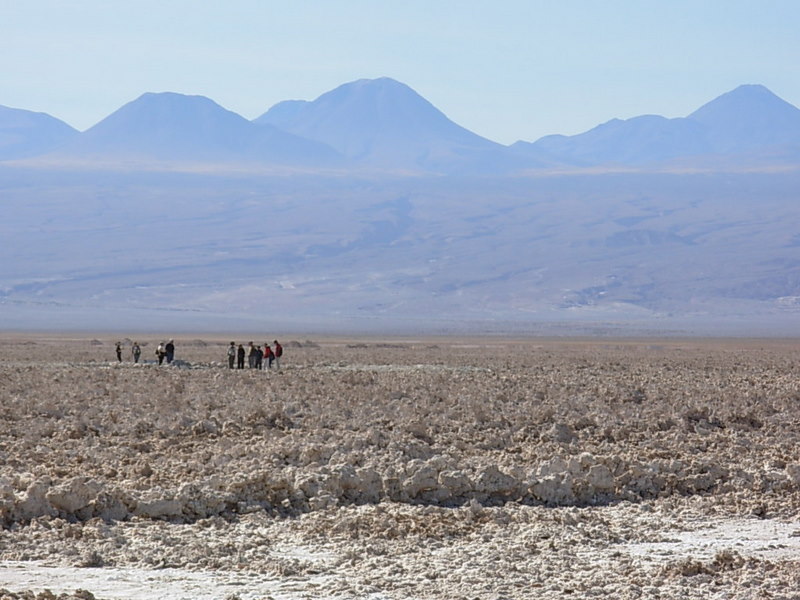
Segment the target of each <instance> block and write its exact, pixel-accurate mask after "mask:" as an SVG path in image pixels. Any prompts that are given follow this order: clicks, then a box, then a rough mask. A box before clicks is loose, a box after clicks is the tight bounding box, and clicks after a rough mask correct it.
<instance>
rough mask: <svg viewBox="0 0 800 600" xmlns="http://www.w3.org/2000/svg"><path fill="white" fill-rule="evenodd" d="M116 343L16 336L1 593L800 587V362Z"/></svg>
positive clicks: (388, 343)
mask: <svg viewBox="0 0 800 600" xmlns="http://www.w3.org/2000/svg"><path fill="white" fill-rule="evenodd" d="M262 337H263V335H262ZM273 337H274V336H267V338H266V339H268V340H270V341H271V339H273ZM117 339H120V338H117V337H112V336H111V335H108V334H102V333H98V334H91V335H88V334H74V335H49V334H37V335H35V336H23V335H22V334H10V333H8V334H3V335H2V336H0V400H2V402H0V523H2V530H0V560H2V562H0V588H6V591H5V592H4V593H5V597H8V598H22V597H36V595H37V594H38V595H39V596H41V597H42V598H45V597H47V595H46V594H45V595H43V594H44V590H45V589H50V590H52V592H53V593H54V594H56V595H58V594H63V595H64V597H70V598H76V597H87V595H88V594H91V595H94V596H95V597H97V598H137V599H139V598H141V599H143V598H151V597H156V596H154V595H153V594H157V595H158V596H157V597H160V598H220V599H222V598H234V597H239V598H268V597H272V598H303V597H309V596H311V597H315V598H336V597H347V598H374V599H378V598H475V597H480V598H562V597H564V598H566V597H570V598H591V597H596V596H598V595H609V596H612V597H615V598H639V597H654V596H656V595H658V596H659V597H662V598H709V597H715V598H723V597H725V598H732V597H736V598H750V597H752V598H757V597H772V598H793V597H795V596H793V595H792V594H794V593H795V592H794V591H793V590H796V589H797V586H798V584H800V579H799V577H800V525H798V524H797V523H798V512H799V510H800V450H799V449H800V445H798V441H800V440H799V439H798V438H799V437H800V427H798V425H799V424H800V410H798V402H800V385H799V384H798V381H797V378H796V376H795V371H796V365H797V363H798V359H800V351H799V350H798V346H797V344H796V343H795V342H794V341H793V340H755V339H747V340H744V339H743V340H734V339H727V340H691V339H670V340H655V339H650V340H644V339H627V340H626V339H603V340H599V339H598V340H577V339H540V338H537V339H507V338H487V339H480V338H473V339H455V338H435V339H434V338H430V339H425V338H415V339H413V340H412V339H401V338H391V339H387V338H361V339H343V338H338V339H333V338H320V339H313V340H307V339H305V337H303V338H300V339H297V340H294V339H291V338H287V339H285V340H282V341H284V346H285V348H286V356H285V358H284V362H283V365H282V367H283V368H282V369H281V371H280V372H277V371H275V370H272V371H268V372H260V371H254V370H249V369H245V370H243V371H236V370H234V371H230V370H229V369H228V368H227V366H226V365H225V364H224V363H225V348H226V346H227V343H228V341H229V340H227V339H225V340H223V339H221V338H218V337H214V336H202V335H199V334H198V335H196V336H191V337H189V336H187V337H185V338H183V339H176V343H177V348H178V351H177V358H178V360H179V362H178V364H177V365H173V366H169V367H166V366H164V367H158V366H156V365H154V364H150V363H151V362H152V361H151V354H152V350H153V348H154V347H155V345H156V344H157V343H158V341H160V338H159V337H157V336H145V335H142V336H141V339H139V340H138V341H139V342H140V343H142V344H146V345H145V346H144V348H143V350H144V354H143V356H144V357H145V358H146V359H147V360H148V361H150V363H148V364H144V365H133V364H132V363H131V361H130V358H129V356H128V354H127V350H129V346H128V345H127V342H125V340H124V339H121V341H123V342H124V343H125V344H126V345H125V350H126V352H124V354H123V358H124V362H123V363H122V364H118V363H117V362H116V359H115V356H114V342H115V341H117ZM242 341H244V342H245V343H246V342H247V341H249V340H242ZM77 589H81V590H83V591H82V592H80V593H78V592H75V590H77ZM26 594H27V595H26ZM31 594H33V595H31ZM0 597H4V596H3V595H2V594H0Z"/></svg>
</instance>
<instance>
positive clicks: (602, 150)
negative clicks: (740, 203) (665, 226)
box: [512, 85, 800, 166]
mask: <svg viewBox="0 0 800 600" xmlns="http://www.w3.org/2000/svg"><path fill="white" fill-rule="evenodd" d="M512 147H513V148H515V149H517V150H518V151H521V152H525V153H527V154H528V155H531V156H536V157H540V156H542V155H545V156H547V157H549V158H550V159H551V160H554V161H556V162H563V163H567V164H572V165H576V166H594V165H609V164H618V165H631V166H641V165H646V164H653V163H659V162H662V163H663V162H669V161H672V160H676V159H693V158H695V159H700V158H705V160H709V159H711V158H712V157H715V158H716V159H717V160H720V159H727V160H737V159H738V160H741V159H745V160H747V159H749V160H752V159H753V158H756V157H757V155H759V154H760V155H763V156H765V157H769V158H770V159H771V160H778V161H781V162H800V109H798V108H796V107H795V106H793V105H792V104H789V103H788V102H786V101H784V100H782V99H781V98H779V97H778V96H776V95H775V94H773V93H772V92H770V91H769V90H768V89H767V88H765V87H764V86H761V85H742V86H739V87H737V88H736V89H735V90H733V91H730V92H728V93H726V94H723V95H722V96H719V97H718V98H715V99H714V100H712V101H711V102H708V103H707V104H704V105H703V106H701V107H700V108H699V109H697V110H696V111H694V112H693V113H691V114H690V115H688V116H687V117H681V118H676V119H666V118H664V117H660V116H657V115H645V116H640V117H633V118H631V119H626V120H620V119H612V120H611V121H608V122H606V123H603V124H602V125H598V126H597V127H595V128H593V129H591V130H589V131H586V132H584V133H580V134H577V135H573V136H563V135H551V136H546V137H543V138H541V139H539V140H537V141H536V142H533V143H528V142H517V143H516V144H514V145H513V146H512Z"/></svg>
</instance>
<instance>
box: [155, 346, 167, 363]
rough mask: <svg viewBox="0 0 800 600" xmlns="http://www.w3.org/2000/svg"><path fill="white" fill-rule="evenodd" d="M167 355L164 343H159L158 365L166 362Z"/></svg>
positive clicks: (157, 349)
mask: <svg viewBox="0 0 800 600" xmlns="http://www.w3.org/2000/svg"><path fill="white" fill-rule="evenodd" d="M166 355H167V352H166V350H164V342H159V343H158V348H156V356H157V357H158V364H159V365H160V364H162V363H163V362H164V357H165V356H166Z"/></svg>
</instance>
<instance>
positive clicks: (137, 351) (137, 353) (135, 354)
mask: <svg viewBox="0 0 800 600" xmlns="http://www.w3.org/2000/svg"><path fill="white" fill-rule="evenodd" d="M131 354H132V355H133V362H134V363H135V364H138V363H139V357H140V356H141V355H142V348H141V347H140V346H139V342H133V346H132V347H131Z"/></svg>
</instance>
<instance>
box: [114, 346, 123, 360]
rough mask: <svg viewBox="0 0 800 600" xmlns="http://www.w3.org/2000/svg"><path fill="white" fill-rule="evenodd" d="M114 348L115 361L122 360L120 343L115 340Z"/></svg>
mask: <svg viewBox="0 0 800 600" xmlns="http://www.w3.org/2000/svg"><path fill="white" fill-rule="evenodd" d="M115 350H116V352H117V362H122V344H121V343H120V342H117V345H116V347H115Z"/></svg>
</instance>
